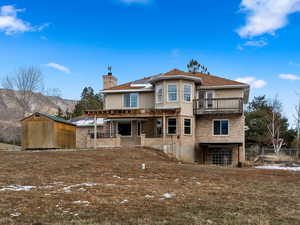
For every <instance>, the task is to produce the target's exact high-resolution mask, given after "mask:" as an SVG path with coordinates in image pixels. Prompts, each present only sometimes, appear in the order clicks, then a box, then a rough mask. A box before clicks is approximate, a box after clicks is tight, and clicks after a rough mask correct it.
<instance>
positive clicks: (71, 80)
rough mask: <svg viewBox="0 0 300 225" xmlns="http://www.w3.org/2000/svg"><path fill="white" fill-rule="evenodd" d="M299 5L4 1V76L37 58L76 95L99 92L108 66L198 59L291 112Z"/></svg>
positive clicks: (0, 15) (136, 74)
mask: <svg viewBox="0 0 300 225" xmlns="http://www.w3.org/2000/svg"><path fill="white" fill-rule="evenodd" d="M299 12H300V0H230V1H228V0H88V1H86V0H85V1H83V0H77V1H72V4H70V1H62V0H60V1H58V0H51V1H50V0H43V1H36V0H26V1H25V0H14V1H13V0H0V79H1V78H3V76H5V75H7V74H8V73H9V72H11V71H13V70H14V69H15V68H18V67H19V66H26V65H38V66H40V67H41V69H42V70H43V73H44V77H45V78H44V80H45V85H46V86H47V87H48V88H59V89H60V90H61V91H62V95H63V97H65V98H71V99H78V98H79V96H80V93H81V90H82V89H83V88H84V87H85V86H92V87H93V88H94V89H95V90H100V89H101V86H102V81H101V79H100V78H101V75H102V74H104V73H106V72H107V69H106V68H107V66H108V65H112V67H113V73H114V75H115V76H117V77H118V78H119V82H120V83H122V82H127V81H130V80H133V79H138V78H140V77H144V76H149V75H152V74H157V73H161V72H166V71H168V70H171V69H173V68H179V69H183V70H184V69H186V64H187V62H188V61H189V60H190V59H191V58H194V59H197V60H198V61H199V62H201V63H203V64H205V65H206V66H207V67H208V69H209V71H210V72H211V73H212V74H215V75H218V76H223V77H227V78H230V79H238V80H240V81H244V82H248V83H250V84H251V86H252V89H251V96H253V95H261V94H266V95H267V96H268V97H273V96H275V95H276V94H278V96H279V98H280V99H281V100H282V102H283V103H284V109H285V113H286V115H287V116H288V117H289V118H292V111H293V109H294V105H295V104H296V102H297V97H296V91H298V92H300V44H299V40H300V26H299V24H300V13H299ZM291 122H292V121H291Z"/></svg>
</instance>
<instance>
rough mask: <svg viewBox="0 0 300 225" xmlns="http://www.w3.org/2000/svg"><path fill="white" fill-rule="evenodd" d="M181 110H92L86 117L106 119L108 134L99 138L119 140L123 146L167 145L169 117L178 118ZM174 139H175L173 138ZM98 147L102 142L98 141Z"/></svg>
mask: <svg viewBox="0 0 300 225" xmlns="http://www.w3.org/2000/svg"><path fill="white" fill-rule="evenodd" d="M179 113H180V109H178V108H174V109H121V110H90V111H87V112H86V115H87V116H89V117H92V118H95V119H96V118H105V122H106V123H107V125H108V127H109V133H108V134H101V135H97V136H98V137H107V138H118V139H119V142H117V143H119V144H120V145H121V146H145V145H146V144H147V143H149V144H150V143H152V142H153V141H154V142H157V144H163V143H167V142H168V139H170V138H169V137H167V131H166V130H167V123H166V119H167V118H169V117H172V118H174V117H175V118H177V117H178V116H179ZM172 139H173V137H172ZM95 142H97V147H99V145H101V140H99V141H97V140H95Z"/></svg>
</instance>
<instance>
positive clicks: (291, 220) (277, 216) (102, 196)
mask: <svg viewBox="0 0 300 225" xmlns="http://www.w3.org/2000/svg"><path fill="white" fill-rule="evenodd" d="M142 163H145V164H146V169H145V170H143V169H141V168H140V165H141V164H142ZM17 185H18V186H17ZM0 224H1V225H13V224H14V225H15V224H18V225H19V224H20V225H23V224H31V225H46V224H55V225H71V224H72V225H73V224H74V225H79V224H80V225H81V224H82V225H96V224H99V225H113V224H116V225H129V224H130V225H131V224H132V225H134V224H141V225H146V224H147V225H162V224H170V225H171V224H172V225H179V224H184V225H192V224H193V225H194V224H195V225H196V224H197V225H201V224H222V225H226V224H228V225H229V224H230V225H247V224H253V225H273V224H295V225H299V224H300V172H288V171H272V170H258V169H253V168H242V169H239V168H220V167H207V166H200V165H196V164H182V163H180V162H178V161H175V160H171V159H168V158H167V157H165V156H164V155H163V154H161V153H158V152H156V151H153V150H149V149H142V148H130V149H128V148H127V149H125V148H124V149H99V150H97V151H74V152H72V151H69V152H0Z"/></svg>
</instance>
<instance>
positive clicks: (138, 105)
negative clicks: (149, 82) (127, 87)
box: [122, 92, 140, 109]
mask: <svg viewBox="0 0 300 225" xmlns="http://www.w3.org/2000/svg"><path fill="white" fill-rule="evenodd" d="M133 93H135V94H137V100H136V101H137V106H136V107H131V106H130V107H126V106H125V101H124V97H125V95H126V94H129V95H130V94H133ZM129 105H131V97H129ZM122 106H123V108H124V109H138V108H139V107H140V94H139V93H137V92H132V93H124V94H123V95H122Z"/></svg>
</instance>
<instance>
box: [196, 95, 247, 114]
mask: <svg viewBox="0 0 300 225" xmlns="http://www.w3.org/2000/svg"><path fill="white" fill-rule="evenodd" d="M235 113H236V114H242V113H243V99H242V98H212V99H195V100H194V114H196V115H209V114H235Z"/></svg>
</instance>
